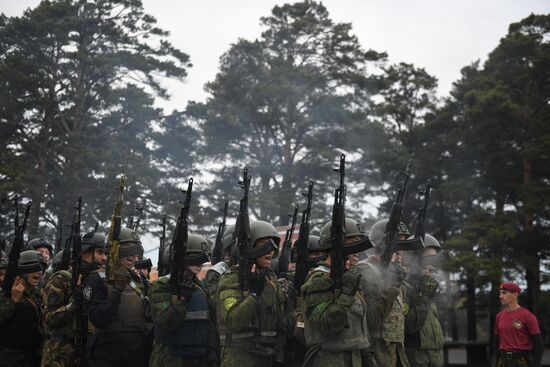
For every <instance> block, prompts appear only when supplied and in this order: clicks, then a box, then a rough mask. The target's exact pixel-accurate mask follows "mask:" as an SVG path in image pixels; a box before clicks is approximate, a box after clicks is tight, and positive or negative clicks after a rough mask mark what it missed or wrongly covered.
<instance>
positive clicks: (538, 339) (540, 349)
mask: <svg viewBox="0 0 550 367" xmlns="http://www.w3.org/2000/svg"><path fill="white" fill-rule="evenodd" d="M531 340H532V341H533V353H532V355H533V361H532V362H531V365H530V366H532V367H540V364H541V361H542V355H543V354H544V342H543V341H542V336H541V335H540V334H537V335H531Z"/></svg>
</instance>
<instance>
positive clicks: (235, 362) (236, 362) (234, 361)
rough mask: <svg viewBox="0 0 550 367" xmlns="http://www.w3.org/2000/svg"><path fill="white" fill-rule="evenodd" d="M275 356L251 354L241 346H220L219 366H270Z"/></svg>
mask: <svg viewBox="0 0 550 367" xmlns="http://www.w3.org/2000/svg"><path fill="white" fill-rule="evenodd" d="M274 362H275V358H274V357H273V356H269V357H259V356H257V355H252V354H251V353H249V352H248V351H247V350H245V349H242V348H233V347H222V354H221V367H258V366H259V367H272V366H273V365H274Z"/></svg>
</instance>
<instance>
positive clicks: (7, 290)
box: [2, 195, 31, 298]
mask: <svg viewBox="0 0 550 367" xmlns="http://www.w3.org/2000/svg"><path fill="white" fill-rule="evenodd" d="M14 206H15V220H14V228H15V230H14V237H13V244H12V246H11V250H10V254H9V256H8V268H7V269H6V275H5V277H4V283H3V284H2V290H3V291H4V296H5V297H6V298H10V297H11V288H12V287H13V283H14V282H15V278H16V277H17V262H18V261H19V255H20V254H21V251H23V241H24V240H23V235H24V233H25V229H26V228H27V220H28V219H29V214H30V212H31V203H30V202H29V203H28V204H27V207H26V208H25V215H24V217H23V224H22V225H21V226H19V196H17V195H15V198H14Z"/></svg>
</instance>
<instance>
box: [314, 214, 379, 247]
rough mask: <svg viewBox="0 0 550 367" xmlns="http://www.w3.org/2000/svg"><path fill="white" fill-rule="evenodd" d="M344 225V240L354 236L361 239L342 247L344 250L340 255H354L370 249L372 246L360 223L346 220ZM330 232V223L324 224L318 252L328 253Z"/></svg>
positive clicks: (330, 244)
mask: <svg viewBox="0 0 550 367" xmlns="http://www.w3.org/2000/svg"><path fill="white" fill-rule="evenodd" d="M344 225H345V231H346V238H347V237H354V236H359V237H361V239H360V240H359V241H357V242H354V243H351V244H349V245H345V246H344V249H343V251H342V254H343V255H344V256H346V255H351V254H356V253H358V252H361V251H364V250H366V249H369V248H371V247H372V244H371V243H370V241H369V238H368V237H367V234H366V233H365V229H364V228H363V226H362V225H361V224H360V223H357V222H356V221H355V220H353V219H351V218H346V221H345V224H344ZM331 230H332V221H330V222H328V223H326V224H325V225H324V226H323V228H321V239H320V244H321V246H320V250H322V251H328V250H330V249H331V248H332V237H331Z"/></svg>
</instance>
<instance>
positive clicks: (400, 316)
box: [365, 262, 405, 343]
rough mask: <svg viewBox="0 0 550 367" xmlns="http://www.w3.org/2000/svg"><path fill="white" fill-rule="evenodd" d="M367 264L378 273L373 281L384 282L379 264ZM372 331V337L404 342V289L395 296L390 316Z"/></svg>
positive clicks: (391, 341) (389, 341)
mask: <svg viewBox="0 0 550 367" xmlns="http://www.w3.org/2000/svg"><path fill="white" fill-rule="evenodd" d="M365 264H366V265H368V266H369V268H370V269H371V271H372V272H373V273H374V274H376V279H373V280H372V281H374V282H382V281H383V279H384V278H383V275H382V272H381V271H380V269H379V268H378V266H377V265H376V264H374V263H371V262H365ZM370 333H371V336H372V337H374V338H381V339H383V340H384V341H386V342H388V343H403V342H404V341H405V313H404V309H403V291H402V290H400V291H399V295H398V296H397V297H396V298H395V301H394V302H393V305H392V308H391V311H390V313H389V315H388V317H387V318H386V319H385V320H384V322H383V323H382V325H380V327H379V328H372V330H370Z"/></svg>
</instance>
